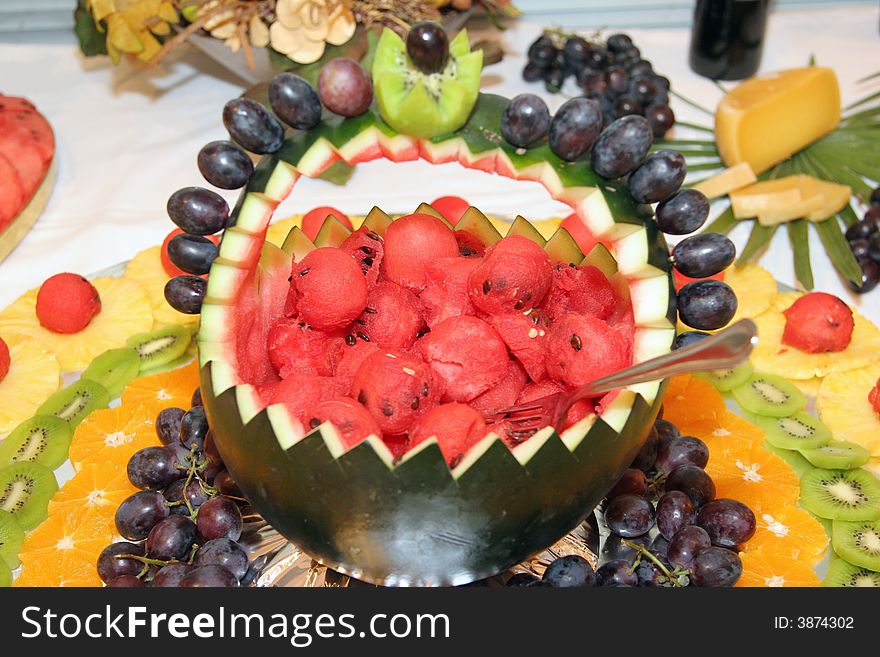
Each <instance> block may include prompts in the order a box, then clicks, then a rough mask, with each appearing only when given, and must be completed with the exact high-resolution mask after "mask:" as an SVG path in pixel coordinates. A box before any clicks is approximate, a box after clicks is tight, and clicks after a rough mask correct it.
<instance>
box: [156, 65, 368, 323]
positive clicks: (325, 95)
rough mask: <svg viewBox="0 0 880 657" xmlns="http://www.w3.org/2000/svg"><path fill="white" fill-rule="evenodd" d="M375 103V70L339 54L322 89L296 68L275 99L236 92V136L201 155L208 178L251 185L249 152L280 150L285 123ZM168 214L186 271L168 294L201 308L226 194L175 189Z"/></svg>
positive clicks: (182, 305) (175, 303) (172, 300)
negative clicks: (262, 101) (264, 102)
mask: <svg viewBox="0 0 880 657" xmlns="http://www.w3.org/2000/svg"><path fill="white" fill-rule="evenodd" d="M372 101H373V83H372V80H371V78H370V74H369V73H368V72H367V71H366V70H365V69H364V67H363V66H361V65H360V64H359V63H358V62H356V61H354V60H352V59H348V58H345V57H339V58H336V59H333V60H331V61H330V62H328V63H327V64H326V65H325V66H324V67H323V68H322V69H321V74H320V75H319V77H318V88H317V90H316V89H315V88H314V87H313V86H312V85H311V84H310V83H309V82H308V81H307V80H305V79H303V78H301V77H300V76H298V75H295V74H293V73H279V74H278V75H276V76H275V77H274V78H273V79H272V81H271V82H270V83H269V105H270V107H271V111H270V110H269V109H268V108H266V107H265V106H264V105H262V104H260V103H258V102H257V101H255V100H252V99H250V98H235V99H233V100H230V101H229V102H228V103H226V105H225V106H224V108H223V125H224V126H225V127H226V130H227V131H228V132H229V136H230V139H231V141H230V140H220V141H212V142H210V143H208V144H206V145H205V146H204V147H203V148H202V149H201V150H200V151H199V154H198V157H197V160H196V161H197V164H198V167H199V171H200V172H201V174H202V176H203V177H204V178H205V180H206V181H207V182H208V183H210V184H211V185H213V186H214V187H218V188H220V189H239V188H241V187H244V186H245V185H246V184H247V183H248V181H249V180H250V178H251V176H252V175H253V173H254V164H253V161H252V160H251V157H250V156H249V155H248V153H247V152H246V151H250V152H251V153H256V154H265V153H274V152H275V151H277V150H278V149H280V148H281V145H282V144H283V142H284V133H285V127H284V126H285V125H287V126H290V127H291V128H293V129H295V130H311V129H312V128H314V127H315V126H317V125H318V123H319V122H320V121H321V116H322V114H323V111H324V108H325V107H326V108H327V109H328V110H330V111H331V112H334V113H336V114H339V115H341V116H346V117H352V116H358V115H360V114H363V113H364V112H366V111H367V109H369V107H370V103H372ZM166 211H167V212H168V216H169V217H170V218H171V221H173V222H174V223H175V224H177V226H178V227H179V228H180V229H181V230H182V231H183V234H180V235H176V236H175V237H173V238H172V239H171V240H170V242H169V243H168V246H167V253H168V259H169V260H170V261H171V263H172V264H174V265H175V266H176V267H178V268H179V269H181V270H182V271H184V272H186V274H184V275H180V276H175V277H174V278H172V279H170V280H169V281H168V283H167V284H166V285H165V300H166V301H167V302H168V304H169V305H170V306H171V307H172V308H174V309H175V310H177V311H178V312H182V313H186V314H198V313H199V312H201V308H202V302H203V301H204V299H205V295H206V294H207V283H206V281H205V279H204V275H205V274H207V273H208V271H210V269H211V264H212V263H213V262H214V260H215V259H216V258H217V256H218V255H219V249H218V247H217V245H216V244H215V242H214V241H213V240H210V239H207V238H206V237H205V236H206V235H213V234H215V233H218V232H220V231H222V230H223V229H225V228H226V227H227V225H228V223H229V217H230V211H229V205H228V204H227V203H226V201H225V200H224V199H223V197H222V196H220V195H219V194H217V193H216V192H213V191H211V190H209V189H205V188H203V187H184V188H183V189H179V190H177V191H176V192H174V193H173V194H172V195H171V197H170V198H169V199H168V203H167V206H166Z"/></svg>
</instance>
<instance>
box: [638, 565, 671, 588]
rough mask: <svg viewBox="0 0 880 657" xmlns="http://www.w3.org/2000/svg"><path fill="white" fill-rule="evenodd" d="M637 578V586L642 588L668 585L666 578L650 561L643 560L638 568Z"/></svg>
mask: <svg viewBox="0 0 880 657" xmlns="http://www.w3.org/2000/svg"><path fill="white" fill-rule="evenodd" d="M636 578H637V579H638V584H637V586H641V587H648V586H664V585H666V584H667V581H666V576H665V575H664V574H663V573H662V572H661V571H660V569H659V568H657V566H655V565H654V563H653V562H652V561H651V560H649V559H643V560H642V561H640V562H639V565H638V566H636Z"/></svg>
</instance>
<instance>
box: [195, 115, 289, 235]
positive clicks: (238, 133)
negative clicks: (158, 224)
mask: <svg viewBox="0 0 880 657" xmlns="http://www.w3.org/2000/svg"><path fill="white" fill-rule="evenodd" d="M223 125H224V126H225V127H226V130H227V131H228V132H229V136H230V137H232V140H233V141H234V142H235V143H237V144H239V145H240V146H242V147H243V148H245V149H247V150H249V151H250V152H251V153H259V154H263V153H274V152H275V151H277V150H278V149H279V148H281V144H282V143H283V142H284V128H283V127H281V123H280V122H279V121H278V119H276V118H275V117H274V116H272V114H270V113H269V111H268V110H267V109H266V108H265V107H263V106H262V105H261V104H260V103H258V102H257V101H255V100H251V99H250V98H234V99H233V100H230V101H229V102H228V103H226V106H225V107H224V108H223ZM181 228H182V226H181ZM184 230H186V229H185V228H184ZM187 232H192V231H187Z"/></svg>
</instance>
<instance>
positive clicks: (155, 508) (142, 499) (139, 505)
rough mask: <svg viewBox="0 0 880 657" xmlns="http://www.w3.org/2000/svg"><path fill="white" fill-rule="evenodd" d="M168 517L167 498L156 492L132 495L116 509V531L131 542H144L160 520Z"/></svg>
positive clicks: (141, 492)
mask: <svg viewBox="0 0 880 657" xmlns="http://www.w3.org/2000/svg"><path fill="white" fill-rule="evenodd" d="M167 517H168V507H167V506H165V498H164V497H162V494H161V493H157V492H155V491H139V492H137V493H135V494H134V495H130V496H128V497H127V498H125V500H123V502H122V504H120V505H119V508H118V509H116V529H117V530H118V531H119V534H120V535H121V536H122V537H123V538H127V539H128V540H129V541H142V540H144V539H145V538H146V537H147V535H149V533H150V530H151V529H152V528H153V527H155V526H156V523H158V522H159V521H160V520H164V519H165V518H167Z"/></svg>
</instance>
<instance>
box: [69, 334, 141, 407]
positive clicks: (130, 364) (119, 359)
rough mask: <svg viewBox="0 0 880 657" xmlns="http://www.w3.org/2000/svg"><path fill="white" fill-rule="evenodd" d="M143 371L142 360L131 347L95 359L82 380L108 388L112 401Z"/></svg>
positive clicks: (109, 352)
mask: <svg viewBox="0 0 880 657" xmlns="http://www.w3.org/2000/svg"><path fill="white" fill-rule="evenodd" d="M140 369H141V358H140V356H138V352H137V351H135V350H134V349H132V348H131V347H121V348H120V349H110V350H108V351H105V352H104V353H103V354H100V355H98V356H96V357H95V360H93V361H92V362H91V363H89V366H88V367H87V368H86V369H85V371H84V372H83V373H82V376H81V377H80V378H83V379H88V380H89V381H95V382H97V383H100V384H101V385H102V386H104V387H105V388H107V392H108V393H110V398H111V399H116V398H117V397H118V396H119V395H121V394H122V390H123V389H124V388H125V386H127V385H128V384H129V383H131V382H132V381H134V380H135V379H136V378H137V375H138V373H139V372H140Z"/></svg>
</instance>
